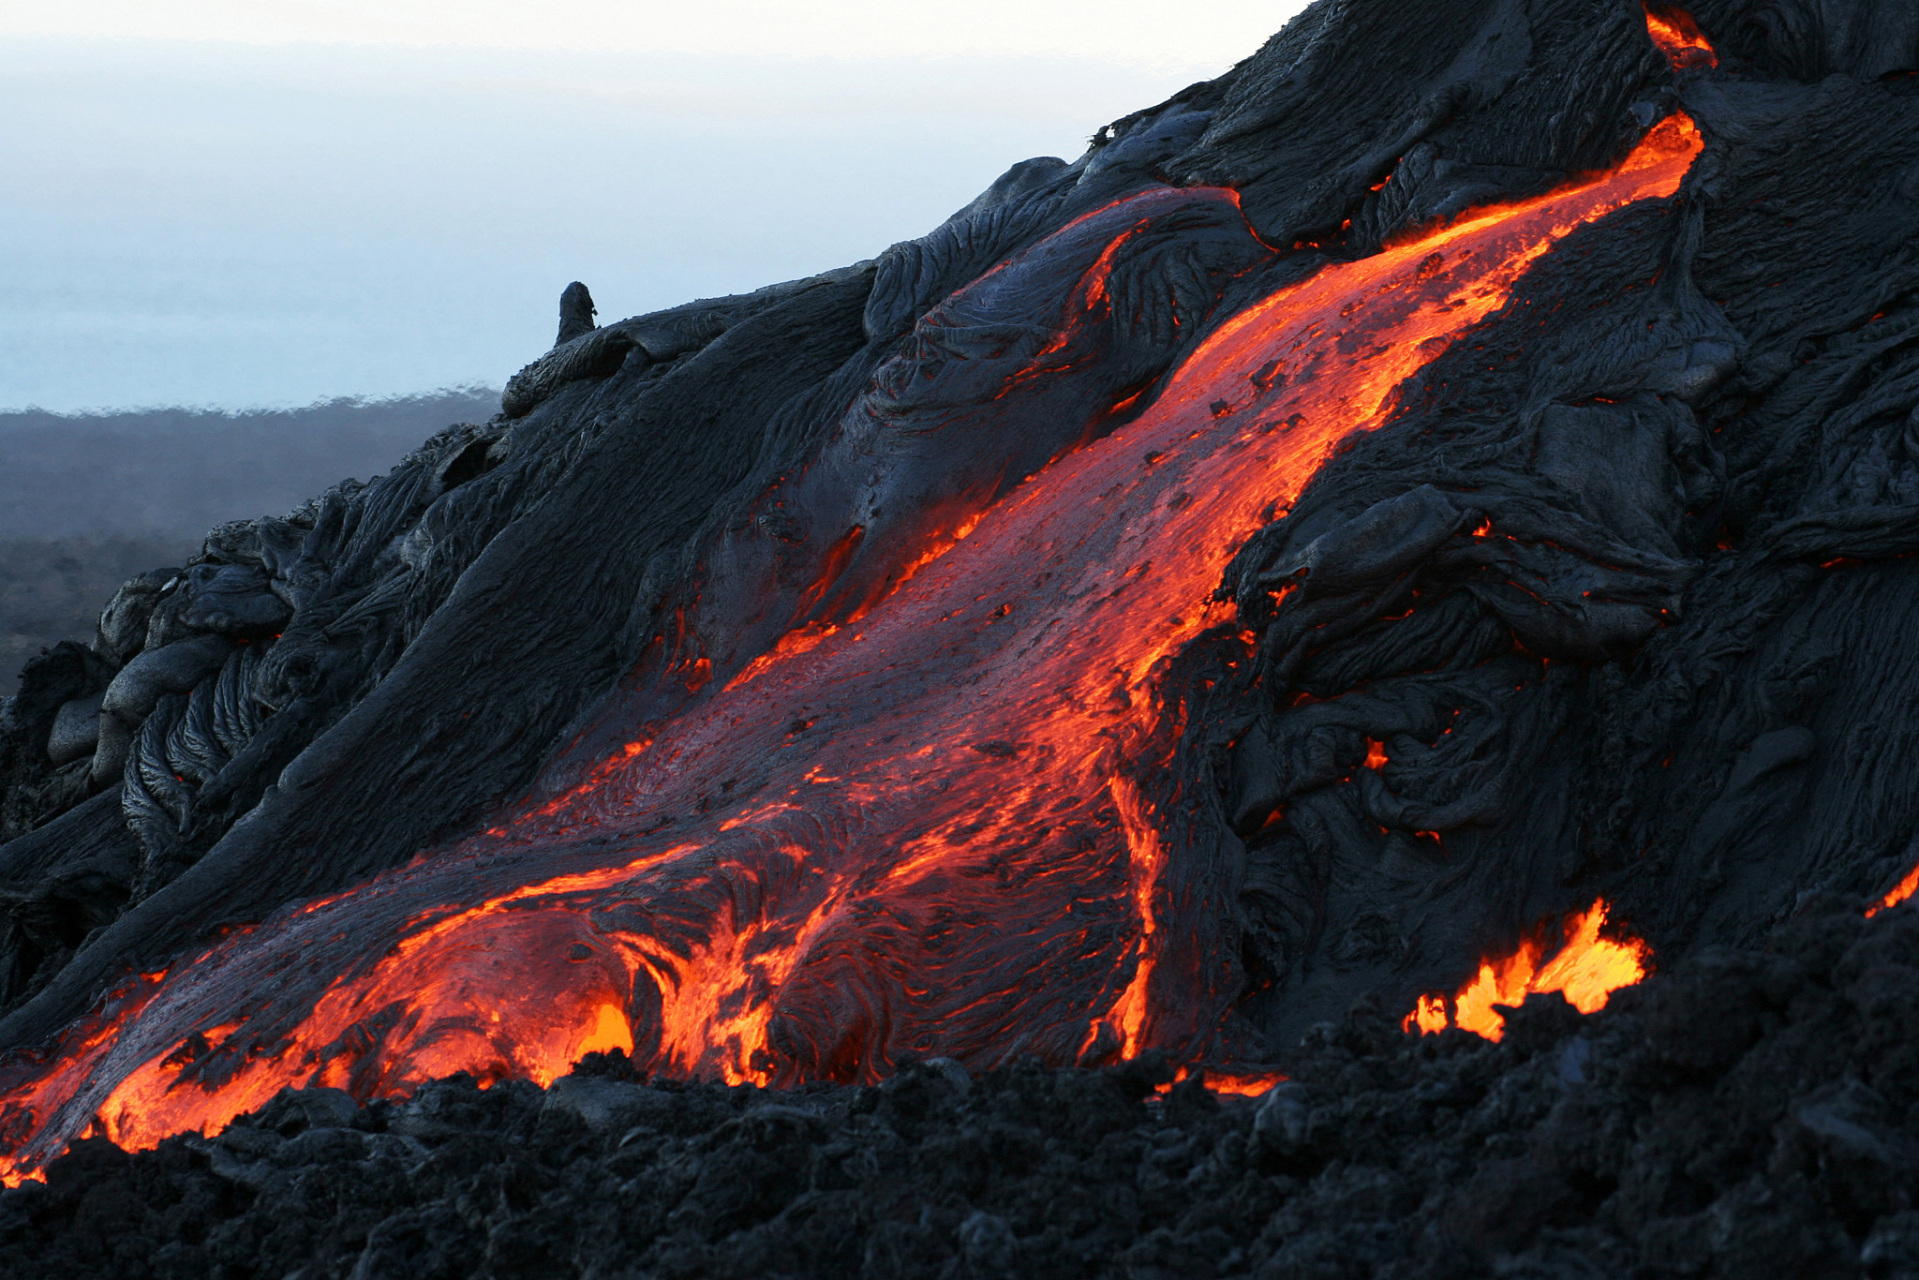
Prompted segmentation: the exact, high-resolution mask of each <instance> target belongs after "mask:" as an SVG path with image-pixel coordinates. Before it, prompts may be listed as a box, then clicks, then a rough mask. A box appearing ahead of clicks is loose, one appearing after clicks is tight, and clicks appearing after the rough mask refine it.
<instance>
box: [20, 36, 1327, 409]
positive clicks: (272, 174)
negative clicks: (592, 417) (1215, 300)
mask: <svg viewBox="0 0 1919 1280" xmlns="http://www.w3.org/2000/svg"><path fill="white" fill-rule="evenodd" d="M1302 7H1304V5H1303V2H1302V0H1277V2H1276V3H1249V2H1246V0H1189V3H1187V4H1184V5H1181V6H1179V7H1178V9H1177V14H1178V17H1177V19H1176V20H1175V19H1171V18H1169V16H1168V14H1169V7H1168V6H1166V5H1164V3H1163V0H1105V2H1102V3H1085V2H1082V0H1018V2H1015V0H967V4H966V5H965V6H964V9H963V12H964V17H963V18H955V17H954V14H955V13H956V12H957V11H958V10H957V9H956V7H953V6H945V5H934V4H928V3H920V2H912V0H887V2H885V3H879V2H876V0H812V2H811V3H808V4H804V5H799V4H793V3H791V2H790V0H784V2H782V3H772V2H770V0H705V2H704V3H701V4H697V5H688V4H685V3H672V4H668V3H662V2H656V0H639V2H635V0H628V2H627V3H616V2H614V0H539V3H537V4H536V3H532V2H531V0H528V2H524V3H503V2H500V0H461V2H459V3H454V2H453V0H383V2H379V3H375V2H374V0H304V2H295V0H144V2H131V0H9V3H7V4H5V5H0V119H4V120H6V121H7V126H6V127H5V128H4V129H0V173H4V174H5V175H6V180H5V182H4V183H3V184H0V410H5V409H18V408H23V407H27V406H37V407H40V408H45V409H53V410H57V411H61V412H74V411H81V410H87V409H113V408H129V407H135V406H153V405H195V406H211V407H221V408H242V407H264V406H276V407H277V406H291V405H298V404H306V403H311V402H313V401H315V400H320V399H325V398H330V397H333V396H341V395H361V396H368V397H378V396H388V395H402V394H409V393H418V392H424V391H428V390H431V389H434V388H438V387H444V386H461V385H471V384H485V385H491V386H498V385H500V384H501V383H503V382H504V381H505V379H506V378H507V377H508V376H510V375H511V374H512V373H513V372H514V371H515V370H517V369H518V368H519V367H520V366H521V365H523V364H525V363H526V362H527V361H529V360H532V359H533V358H535V357H537V356H538V355H539V354H541V353H542V352H543V351H544V350H545V349H546V348H547V347H548V346H549V345H550V344H551V343H552V340H553V330H554V327H555V324H556V320H557V306H558V298H559V294H560V290H561V289H562V288H563V287H564V286H565V285H566V283H567V282H568V281H570V280H574V279H579V280H584V281H585V282H586V283H587V284H588V286H589V287H590V288H591V289H592V290H593V294H594V297H595V300H596V301H597V302H598V303H599V307H600V319H601V320H602V322H605V321H608V320H613V319H618V318H620V317H623V316H627V315H635V314H640V313H643V312H645V311H649V310H654V309H657V308H660V307H665V306H671V305H673V304H675V303H679V302H684V301H687V300H689V299H692V298H696V297H706V296H714V295H717V294H724V293H731V292H739V291H743V290H747V289H753V288H757V287H759V286H760V285H763V284H768V283H772V282H775V281H779V280H786V279H792V278H796V277H799V276H804V275H809V274H812V273H814V272H817V271H822V270H826V269H828V268H831V267H835V266H840V265H843V264H845V263H848V262H854V261H858V260H860V259H862V258H867V257H871V256H873V255H874V254H876V253H878V252H879V251H880V250H882V249H884V248H885V247H886V246H887V245H888V244H891V243H893V242H894V241H897V240H902V239H907V238H910V237H912V236H916V235H920V234H923V233H924V232H926V231H928V230H930V229H932V228H933V227H934V226H936V225H938V223H939V222H940V221H941V220H943V219H944V218H945V217H946V216H947V215H948V214H950V213H951V212H952V211H953V210H955V209H956V208H958V207H960V206H961V205H964V204H965V203H966V202H967V201H968V200H970V199H972V197H973V196H974V195H975V194H977V193H978V192H979V191H980V190H981V189H983V188H984V187H985V186H986V185H987V184H988V183H990V182H991V181H992V180H993V178H994V177H996V176H997V175H998V174H999V173H1001V172H1002V171H1003V170H1004V169H1005V168H1006V167H1007V166H1008V165H1010V164H1012V163H1014V162H1015V161H1018V160H1022V159H1025V158H1027V157H1030V156H1034V155H1061V156H1065V157H1067V158H1071V157H1073V156H1076V155H1078V154H1079V153H1080V152H1081V151H1082V150H1083V149H1084V147H1085V143H1086V140H1087V138H1088V137H1089V136H1090V135H1091V134H1092V133H1093V132H1094V131H1095V130H1096V129H1098V128H1099V126H1100V125H1102V124H1104V123H1106V122H1107V121H1108V120H1111V119H1115V118H1117V117H1119V116H1121V115H1124V114H1126V113H1127V112H1129V111H1132V110H1135V109H1137V108H1139V107H1143V106H1148V105H1151V104H1152V103H1154V102H1157V101H1160V100H1161V99H1163V98H1165V97H1166V96H1168V95H1170V94H1171V93H1173V92H1175V91H1177V90H1178V89H1180V88H1181V87H1183V86H1185V85H1187V84H1189V83H1192V82H1193V81H1195V80H1200V79H1206V78H1210V77H1212V76H1215V75H1218V74H1219V73H1220V72H1222V71H1224V70H1226V69H1227V68H1228V67H1230V66H1231V65H1232V64H1233V63H1234V62H1236V61H1238V60H1239V59H1241V58H1244V57H1246V56H1248V55H1250V54H1251V53H1252V52H1254V51H1255V50H1256V49H1257V48H1258V47H1259V45H1260V44H1261V43H1262V42H1263V41H1264V40H1265V39H1266V38H1267V37H1268V36H1269V35H1271V34H1272V32H1274V31H1276V30H1278V29H1279V28H1280V27H1281V26H1282V25H1284V23H1285V21H1286V20H1287V19H1288V18H1289V17H1291V16H1292V14H1293V13H1294V12H1296V11H1297V10H1298V9H1300V8H1302Z"/></svg>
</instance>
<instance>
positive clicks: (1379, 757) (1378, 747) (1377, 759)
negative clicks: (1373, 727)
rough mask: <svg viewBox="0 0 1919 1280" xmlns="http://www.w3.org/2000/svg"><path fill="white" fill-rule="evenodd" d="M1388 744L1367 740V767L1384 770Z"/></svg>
mask: <svg viewBox="0 0 1919 1280" xmlns="http://www.w3.org/2000/svg"><path fill="white" fill-rule="evenodd" d="M1386 761H1387V756H1386V744H1385V743H1383V742H1379V741H1376V740H1374V739H1372V738H1368V739H1366V767H1367V768H1368V769H1383V768H1385V767H1386Z"/></svg>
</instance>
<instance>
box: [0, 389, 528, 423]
mask: <svg viewBox="0 0 1919 1280" xmlns="http://www.w3.org/2000/svg"><path fill="white" fill-rule="evenodd" d="M502 390H503V386H489V385H486V384H484V383H477V382H476V383H471V384H469V385H466V386H458V387H432V388H429V389H427V390H425V391H403V392H394V393H392V394H388V395H370V396H363V395H352V394H348V395H337V396H321V397H319V398H318V399H315V400H308V401H305V402H302V403H299V404H238V405H216V404H132V405H118V406H115V407H112V408H104V409H98V408H96V409H48V408H44V407H43V406H40V405H37V404H28V405H20V406H17V407H13V408H5V407H0V430H5V429H6V428H7V427H9V426H13V425H16V424H15V423H13V422H10V421H9V419H20V418H52V419H56V420H60V421H82V420H85V421H96V420H104V419H110V418H137V417H143V416H150V415H155V414H179V415H182V416H187V417H209V418H254V417H297V416H299V415H301V414H306V413H312V412H314V411H315V410H322V409H336V408H339V409H379V408H388V407H397V406H403V405H418V404H434V403H440V402H443V401H455V400H462V399H477V398H481V397H498V396H499V395H500V393H501V391H502Z"/></svg>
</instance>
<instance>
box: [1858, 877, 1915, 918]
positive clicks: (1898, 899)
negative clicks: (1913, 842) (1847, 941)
mask: <svg viewBox="0 0 1919 1280" xmlns="http://www.w3.org/2000/svg"><path fill="white" fill-rule="evenodd" d="M1915 893H1919V867H1914V868H1913V869H1912V870H1910V871H1908V872H1906V878H1905V879H1904V880H1901V881H1900V882H1899V883H1898V884H1896V885H1894V886H1892V891H1891V892H1889V893H1888V894H1886V896H1885V897H1883V898H1881V899H1879V901H1878V902H1876V903H1874V904H1873V905H1872V906H1871V907H1870V908H1868V909H1867V911H1866V919H1868V920H1870V919H1872V917H1874V916H1876V915H1878V914H1879V913H1880V912H1881V911H1884V910H1885V909H1886V908H1887V907H1896V906H1898V905H1899V904H1900V903H1902V902H1904V901H1905V900H1906V899H1907V898H1910V897H1911V896H1912V895H1913V894H1915Z"/></svg>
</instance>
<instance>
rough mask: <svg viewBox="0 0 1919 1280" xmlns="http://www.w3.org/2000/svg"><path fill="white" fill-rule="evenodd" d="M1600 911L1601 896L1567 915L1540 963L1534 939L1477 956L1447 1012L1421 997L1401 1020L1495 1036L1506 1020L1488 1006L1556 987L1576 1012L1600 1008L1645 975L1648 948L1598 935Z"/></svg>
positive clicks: (1427, 1029) (1422, 1027) (1425, 1030)
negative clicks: (1561, 933)
mask: <svg viewBox="0 0 1919 1280" xmlns="http://www.w3.org/2000/svg"><path fill="white" fill-rule="evenodd" d="M1606 912H1607V906H1606V903H1605V902H1604V901H1603V900H1602V901H1599V902H1595V903H1593V905H1592V907H1591V909H1589V910H1587V911H1582V912H1580V913H1579V914H1578V915H1575V916H1573V917H1572V918H1571V919H1569V920H1568V921H1567V922H1566V936H1565V941H1564V942H1563V943H1562V944H1561V945H1560V948H1559V950H1558V951H1556V952H1554V953H1553V957H1552V959H1550V960H1548V961H1546V963H1545V964H1544V965H1541V964H1540V963H1539V961H1540V957H1541V955H1542V953H1543V951H1544V947H1543V946H1542V944H1541V942H1540V940H1539V939H1537V938H1528V939H1526V940H1525V941H1524V942H1522V943H1520V944H1519V949H1518V950H1517V951H1515V952H1513V954H1511V955H1510V956H1507V957H1506V958H1505V959H1503V960H1484V961H1481V962H1480V965H1479V973H1478V974H1477V975H1476V976H1475V977H1474V978H1473V980H1472V981H1471V982H1469V983H1467V984H1466V985H1465V986H1463V987H1461V988H1460V989H1459V994H1458V995H1456V996H1455V997H1453V1000H1452V1011H1451V1014H1450V1017H1449V1015H1448V1012H1447V1008H1446V1003H1447V1002H1446V1000H1445V998H1444V997H1442V996H1434V995H1429V996H1421V997H1420V998H1419V1004H1418V1005H1417V1007H1415V1008H1414V1010H1413V1011H1412V1012H1411V1013H1409V1014H1407V1015H1406V1019H1405V1021H1404V1023H1402V1024H1401V1025H1403V1026H1404V1027H1405V1029H1406V1030H1408V1031H1411V1030H1413V1029H1414V1028H1418V1030H1419V1031H1420V1033H1421V1034H1422V1035H1430V1034H1432V1033H1434V1032H1438V1031H1444V1030H1445V1029H1446V1028H1447V1027H1448V1026H1458V1027H1464V1028H1465V1029H1466V1030H1468V1031H1470V1032H1472V1033H1473V1034H1475V1035H1480V1036H1484V1037H1485V1038H1486V1039H1488V1040H1498V1039H1499V1038H1500V1037H1501V1036H1503V1035H1505V1033H1506V1019H1505V1018H1504V1016H1502V1015H1501V1014H1500V1013H1499V1012H1498V1010H1497V1009H1495V1008H1494V1006H1495V1005H1504V1006H1507V1007H1511V1006H1513V1005H1517V1004H1520V1003H1523V1002H1524V1001H1525V999H1526V997H1527V996H1529V995H1533V994H1535V993H1538V992H1552V991H1557V992H1559V993H1560V994H1562V995H1564V996H1565V997H1566V1000H1567V1002H1568V1003H1570V1004H1571V1005H1572V1006H1573V1008H1575V1009H1577V1010H1579V1011H1580V1012H1581V1013H1595V1012H1597V1011H1599V1010H1600V1009H1603V1008H1605V1007H1606V1001H1607V1000H1608V999H1610V998H1611V997H1612V993H1613V992H1615V991H1617V990H1619V988H1621V987H1629V986H1632V985H1633V984H1634V983H1636V982H1638V981H1639V980H1640V979H1641V978H1644V977H1645V976H1646V962H1647V961H1648V960H1649V959H1651V958H1652V949H1651V948H1650V947H1648V946H1647V945H1646V944H1645V943H1644V942H1643V941H1641V940H1640V939H1638V938H1625V939H1613V938H1602V937H1600V936H1599V930H1600V928H1601V927H1602V926H1603V925H1604V924H1605V923H1606Z"/></svg>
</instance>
